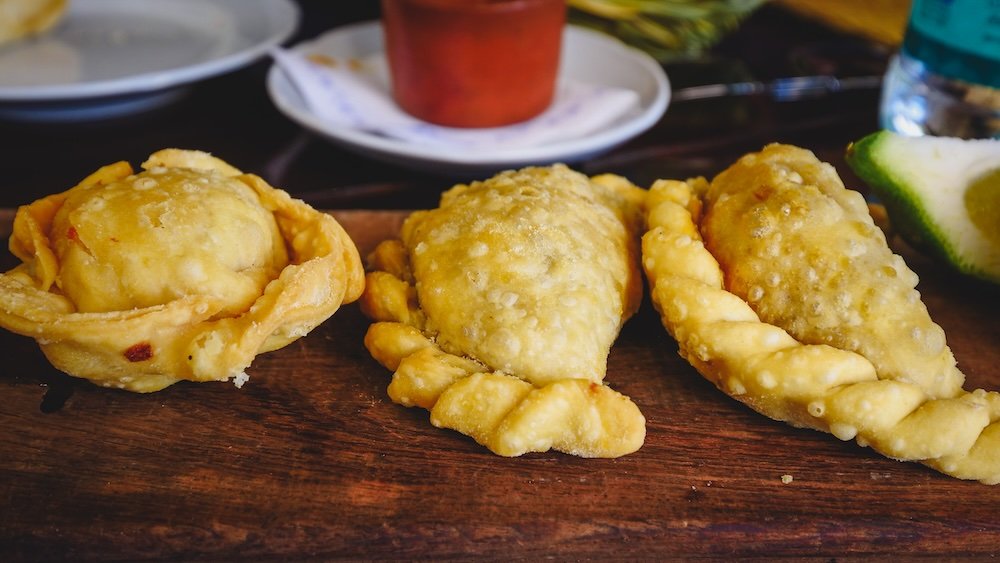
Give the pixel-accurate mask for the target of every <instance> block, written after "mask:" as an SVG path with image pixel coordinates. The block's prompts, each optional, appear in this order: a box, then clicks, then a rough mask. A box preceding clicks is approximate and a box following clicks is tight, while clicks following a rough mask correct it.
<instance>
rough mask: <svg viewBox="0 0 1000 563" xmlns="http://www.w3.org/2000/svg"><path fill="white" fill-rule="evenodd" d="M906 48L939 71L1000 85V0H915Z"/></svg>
mask: <svg viewBox="0 0 1000 563" xmlns="http://www.w3.org/2000/svg"><path fill="white" fill-rule="evenodd" d="M903 50H904V51H906V52H907V53H908V54H909V55H911V56H913V57H915V58H918V59H920V60H921V61H923V62H924V63H925V64H926V65H927V67H928V68H929V69H930V70H932V71H933V72H936V73H938V74H942V75H944V76H948V77H951V78H957V79H960V80H965V81H968V82H974V83H979V84H986V85H989V86H993V87H1000V0H913V8H912V11H911V13H910V26H909V27H908V28H907V31H906V38H905V39H904V42H903Z"/></svg>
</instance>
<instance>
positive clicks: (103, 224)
mask: <svg viewBox="0 0 1000 563" xmlns="http://www.w3.org/2000/svg"><path fill="white" fill-rule="evenodd" d="M143 168H144V170H143V171H141V172H139V173H133V170H132V168H131V167H130V166H129V165H128V164H127V163H125V162H118V163H115V164H111V165H108V166H105V167H103V168H101V169H100V170H98V171H97V172H95V173H94V174H91V175H90V176H88V177H87V178H86V179H84V180H83V181H82V182H80V184H79V185H77V186H76V187H74V188H72V189H70V190H68V191H65V192H63V193H59V194H54V195H51V196H48V197H46V198H43V199H40V200H38V201H36V202H34V203H32V204H30V205H26V206H22V207H21V208H20V209H18V212H17V215H16V216H15V218H14V227H13V234H12V235H11V240H10V248H11V251H12V252H13V253H14V254H15V255H16V256H17V257H18V258H20V259H21V260H22V261H23V264H21V265H20V266H18V267H16V268H14V269H13V270H11V271H9V272H7V273H5V274H3V275H0V289H2V291H0V326H3V327H5V328H7V329H9V330H11V331H14V332H17V333H20V334H24V335H27V336H31V337H34V338H36V339H37V340H38V342H39V344H40V346H41V348H42V350H43V352H44V353H45V355H46V356H47V357H48V358H49V360H50V361H51V362H52V364H53V365H54V366H56V367H57V368H58V369H60V370H62V371H64V372H66V373H69V374H71V375H75V376H77V377H83V378H87V379H89V380H91V381H93V382H95V383H98V384H100V385H104V386H109V387H119V388H123V389H128V390H131V391H139V392H148V391H157V390H159V389H162V388H164V387H166V386H168V385H170V384H172V383H175V382H177V381H179V380H182V379H186V380H192V381H211V380H218V381H222V380H227V379H231V378H235V381H236V383H237V385H241V384H242V382H243V381H244V380H245V379H246V374H245V372H244V370H245V369H246V368H247V367H248V366H249V365H250V363H251V361H252V360H253V358H254V356H255V355H256V354H258V353H261V352H267V351H270V350H275V349H277V348H281V347H282V346H285V345H286V344H288V343H289V342H292V341H293V340H295V339H297V338H299V337H301V336H304V335H305V334H306V333H308V332H309V331H310V330H312V329H313V328H314V327H315V326H316V325H318V324H319V323H321V322H322V321H324V320H325V319H327V318H328V317H329V316H330V315H332V314H333V313H334V312H335V311H336V310H337V309H338V308H339V307H340V305H341V304H342V303H344V302H349V301H353V300H355V299H357V297H358V296H359V295H360V293H361V291H362V289H363V285H364V278H363V276H364V271H363V267H362V264H361V260H360V257H359V256H358V251H357V249H356V248H355V246H354V243H353V242H352V241H351V240H350V238H349V237H348V236H347V234H346V233H345V232H344V230H343V229H342V228H341V227H340V225H339V224H337V222H336V221H335V220H334V219H333V218H332V217H330V216H329V215H326V214H323V213H320V212H318V211H316V210H314V209H312V208H311V207H309V206H308V205H306V204H305V203H303V202H301V201H299V200H294V199H292V198H291V197H289V196H288V194H287V193H285V192H284V191H281V190H278V189H275V188H272V187H271V186H269V185H268V184H267V183H266V182H264V181H263V180H262V179H261V178H259V177H257V176H255V175H252V174H242V173H241V172H240V171H239V170H237V169H235V168H233V167H232V166H230V165H228V164H226V163H225V162H223V161H221V160H219V159H217V158H215V157H212V156H210V155H208V154H207V153H202V152H198V151H183V150H177V149H166V150H163V151H159V152H157V153H155V154H153V155H152V156H150V158H149V160H147V161H146V162H145V163H143Z"/></svg>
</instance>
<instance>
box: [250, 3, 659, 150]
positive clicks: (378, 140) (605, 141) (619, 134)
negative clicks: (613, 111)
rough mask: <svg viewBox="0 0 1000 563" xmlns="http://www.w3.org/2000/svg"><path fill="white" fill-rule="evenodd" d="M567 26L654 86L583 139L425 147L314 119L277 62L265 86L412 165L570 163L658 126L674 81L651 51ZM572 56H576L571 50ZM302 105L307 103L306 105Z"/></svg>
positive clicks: (355, 143) (303, 120) (295, 114)
mask: <svg viewBox="0 0 1000 563" xmlns="http://www.w3.org/2000/svg"><path fill="white" fill-rule="evenodd" d="M380 25H381V24H380V22H379V20H370V21H364V22H357V23H353V24H348V25H344V26H339V27H336V28H333V29H331V30H329V31H327V32H325V33H322V34H320V35H319V36H317V37H316V38H314V39H310V40H308V41H303V42H301V43H299V44H296V45H293V46H292V47H291V49H292V50H297V49H305V48H308V47H309V46H310V45H313V44H316V43H319V42H323V41H329V40H330V39H331V36H334V35H338V34H341V35H344V36H346V35H349V34H365V33H369V34H370V33H375V32H378V31H379V28H380ZM566 29H567V31H568V32H569V33H570V34H572V36H573V37H576V36H579V37H581V38H586V39H590V40H594V41H599V42H601V43H603V45H602V47H603V48H606V49H617V50H619V51H620V52H622V53H623V54H625V55H626V56H628V57H629V58H630V59H632V60H633V62H635V63H636V64H638V65H639V66H640V67H642V68H643V70H645V71H646V72H647V74H648V75H649V77H650V78H652V79H653V82H654V83H655V85H656V91H655V94H654V97H653V99H652V100H651V102H650V103H649V104H648V105H647V106H645V107H643V108H642V109H641V111H640V112H639V113H638V114H637V115H633V116H631V117H629V118H627V119H626V120H625V121H623V122H620V123H617V124H613V125H612V126H611V127H609V128H607V129H606V130H604V131H603V132H601V133H598V134H596V135H588V136H586V137H583V138H579V139H572V140H567V141H562V142H555V143H548V144H543V145H538V146H533V147H518V148H513V149H510V148H508V149H498V150H497V151H496V153H494V154H493V155H490V156H489V157H483V156H482V155H480V154H462V153H457V152H452V153H449V152H448V151H442V150H441V149H440V148H431V147H426V148H425V147H421V146H419V145H414V144H412V143H410V142H407V141H404V140H400V139H392V138H389V137H383V136H379V135H375V134H372V133H368V132H365V131H359V130H356V129H351V128H346V127H336V126H330V125H328V124H326V123H324V122H322V121H320V120H319V119H316V118H314V117H313V114H312V113H311V112H310V111H308V109H302V108H299V107H296V105H295V104H294V103H292V102H291V101H290V100H288V99H286V97H285V96H283V95H282V94H281V93H280V92H278V88H279V82H280V81H284V82H285V85H284V87H286V88H289V89H291V90H294V85H292V84H291V81H290V80H289V79H288V77H287V76H286V75H285V74H284V71H283V70H281V69H280V68H279V67H278V65H277V64H272V65H271V68H270V69H269V70H268V72H267V78H266V86H267V91H268V95H269V96H270V98H271V101H272V103H274V105H275V106H276V107H277V108H278V110H279V111H281V112H282V113H284V114H285V115H286V117H289V118H290V119H291V120H292V121H294V122H296V123H298V124H299V125H301V126H303V127H305V128H307V129H309V130H312V131H314V132H316V133H319V134H320V135H322V136H324V137H325V138H327V139H328V140H330V141H332V142H335V143H338V144H341V145H342V146H344V147H345V148H351V149H355V150H357V149H367V150H365V151H361V152H363V153H364V154H367V155H369V156H371V157H376V158H381V159H382V160H390V161H393V162H397V163H399V162H405V163H410V164H414V163H416V164H419V163H423V164H425V165H429V164H437V165H442V164H451V165H458V166H461V167H495V166H513V165H520V164H525V163H530V162H542V161H567V162H568V161H572V160H574V159H579V158H580V157H582V156H585V155H587V154H593V153H597V152H602V151H606V150H610V149H611V148H613V147H615V146H617V145H618V144H621V143H624V142H625V141H628V140H629V139H632V138H634V137H635V136H637V135H639V134H641V133H642V132H644V131H646V130H647V129H649V128H650V127H652V126H653V125H655V123H656V122H657V121H658V120H659V119H660V118H661V117H662V116H663V114H664V112H665V111H666V109H667V107H668V106H669V103H670V97H671V88H670V80H669V78H668V76H667V74H666V72H665V71H664V69H663V67H662V66H661V65H660V64H659V63H658V62H656V60H655V59H653V58H652V57H651V56H649V55H648V54H646V53H644V52H642V51H640V50H638V49H636V48H634V47H631V46H629V45H626V44H625V43H623V42H621V41H619V40H618V39H615V38H614V37H611V36H608V35H607V34H604V33H602V32H599V31H596V30H592V29H589V28H586V27H583V26H579V25H573V24H568V25H567V26H566ZM580 40H584V39H580ZM370 54H371V53H370ZM570 56H572V54H571V53H570ZM299 105H302V106H304V104H299ZM373 151H374V152H373Z"/></svg>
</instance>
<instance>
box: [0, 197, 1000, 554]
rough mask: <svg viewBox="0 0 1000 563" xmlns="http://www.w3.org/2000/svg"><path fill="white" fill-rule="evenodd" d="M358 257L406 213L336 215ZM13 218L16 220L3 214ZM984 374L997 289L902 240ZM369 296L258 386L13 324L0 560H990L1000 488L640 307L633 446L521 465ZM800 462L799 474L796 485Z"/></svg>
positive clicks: (997, 532)
mask: <svg viewBox="0 0 1000 563" xmlns="http://www.w3.org/2000/svg"><path fill="white" fill-rule="evenodd" d="M336 216H337V217H338V218H339V219H340V220H341V221H342V223H343V224H344V226H345V227H346V228H347V229H348V231H349V232H350V233H351V234H352V236H353V237H354V238H355V240H356V241H357V242H358V244H359V246H360V247H361V248H362V250H367V249H370V248H371V247H372V246H373V245H374V244H375V243H376V242H377V241H378V240H381V239H382V238H384V237H387V236H390V235H392V234H394V233H395V232H396V229H397V228H398V225H399V222H400V220H401V219H402V217H403V214H402V213H401V212H366V211H347V212H340V213H336ZM0 218H2V219H3V220H4V226H5V228H7V226H8V225H9V218H10V215H9V213H7V214H5V215H4V216H2V217H0ZM905 252H906V257H907V259H908V260H909V261H910V263H911V265H912V266H913V267H914V268H915V269H916V270H917V271H918V272H919V273H920V275H921V277H922V282H921V286H920V289H921V291H922V293H923V296H924V298H925V300H926V302H927V304H928V307H929V308H930V309H931V312H932V314H933V315H934V316H935V319H936V320H937V321H938V322H939V323H940V324H941V325H942V326H943V327H944V328H945V330H946V332H947V333H948V336H949V342H950V344H951V346H952V348H953V349H954V351H955V353H956V356H957V357H958V358H959V362H960V365H961V366H962V367H963V369H964V370H965V371H966V373H967V374H968V376H969V380H970V383H971V384H972V385H975V386H986V387H998V386H1000V385H998V384H1000V376H998V371H997V365H998V364H1000V349H998V338H997V335H998V333H1000V321H998V320H997V319H998V315H1000V295H998V292H997V291H996V289H995V288H988V287H983V286H979V285H976V284H974V283H971V282H968V281H966V280H962V279H959V278H957V277H955V276H953V275H951V274H949V273H947V272H945V271H942V270H940V269H939V268H937V267H935V266H934V265H932V264H931V263H929V262H927V261H926V260H924V259H921V258H920V257H918V256H916V255H914V254H913V253H912V252H909V251H905ZM367 324H368V323H367V321H366V320H365V319H364V317H363V316H362V315H361V314H360V312H359V311H358V308H357V306H356V305H354V304H352V305H348V306H345V307H344V308H343V309H342V310H341V311H339V312H338V313H337V314H336V315H335V316H334V317H333V318H331V319H330V320H329V321H327V322H326V323H324V324H323V325H321V326H320V327H319V328H317V329H316V330H315V331H313V332H312V333H311V334H309V335H308V336H307V337H305V338H303V339H301V340H299V341H297V342H295V343H293V344H292V345H290V346H288V347H286V348H284V349H282V350H278V351H275V352H272V353H269V354H265V355H263V356H260V357H258V358H257V360H256V361H255V362H254V364H253V366H252V367H251V369H250V370H249V373H250V376H251V378H250V381H249V382H248V383H247V384H246V385H245V386H244V387H243V388H242V389H236V388H234V387H233V386H232V385H230V384H222V383H217V384H215V383H211V384H189V383H181V384H177V385H174V386H172V387H170V388H168V389H166V390H164V391H161V392H159V393H155V394H151V395H137V394H131V393H127V392H122V391H115V390H108V389H102V388H98V387H96V386H93V385H91V384H89V383H87V382H85V381H80V380H75V379H72V378H69V377H67V376H64V375H61V374H59V373H57V372H55V371H54V370H53V369H52V368H51V367H49V365H48V363H47V362H46V361H45V359H44V357H43V356H42V355H41V354H40V353H39V352H38V349H37V347H36V346H35V344H34V342H33V341H31V340H29V339H26V338H23V337H19V336H15V335H12V334H10V333H7V332H3V333H2V334H0V346H2V349H3V350H4V351H5V356H6V357H5V359H4V362H3V367H2V368H0V394H2V397H3V400H2V402H0V428H2V429H3V430H2V432H0V559H3V560H5V561H11V560H39V559H73V560H79V559H94V560H112V559H113V560H136V559H145V558H173V559H184V560H196V559H212V560H218V559H234V558H241V559H253V560H256V559H267V558H270V559H274V558H281V559H293V560H302V559H313V558H318V559H337V558H351V559H354V558H396V559H398V558H404V559H405V558H434V559H447V558H469V557H483V558H492V559H510V558H528V559H535V558H542V557H549V556H552V557H556V558H559V559H572V558H607V557H613V558H666V557H700V556H715V557H729V556H740V557H757V556H767V557H772V556H779V555H785V556H796V557H804V558H812V557H848V558H849V557H861V556H871V555H876V554H890V553H893V554H901V555H907V556H911V557H917V556H921V557H922V556H927V557H934V556H951V557H954V556H963V555H978V556H985V555H995V554H996V552H997V551H998V550H1000V547H998V546H1000V521H998V520H997V518H996V516H995V515H996V509H995V507H996V506H997V505H998V504H1000V487H990V486H986V485H982V484H979V483H974V482H963V481H958V480H955V479H952V478H949V477H945V476H942V475H939V474H937V473H935V472H934V471H931V470H929V469H927V468H925V467H923V466H921V465H918V464H912V463H899V462H895V461H891V460H887V459H885V458H882V457H881V456H879V455H877V454H875V453H873V452H872V451H871V450H869V449H863V448H860V447H858V446H857V445H855V444H853V443H844V442H839V441H838V440H836V439H834V438H832V437H830V436H827V435H824V434H820V433H817V432H812V431H806V430H797V429H793V428H790V427H787V426H785V425H783V424H780V423H777V422H774V421H771V420H769V419H766V418H764V417H761V416H759V415H757V414H755V413H753V412H751V411H750V410H749V409H747V408H746V407H744V406H743V405H741V404H739V403H737V402H735V401H733V400H731V399H729V398H728V397H726V396H725V395H723V394H722V393H720V392H719V391H717V390H715V389H714V388H713V387H712V386H711V385H710V384H709V383H707V382H706V381H705V380H703V379H702V378H701V377H700V376H699V375H698V374H697V373H696V372H695V371H694V370H693V369H691V368H690V367H689V366H688V365H687V364H686V363H685V362H684V361H683V360H682V359H680V358H679V357H678V356H677V353H676V351H677V347H676V344H675V343H674V341H673V340H672V339H671V338H670V337H669V336H668V335H667V334H666V333H665V332H664V331H663V330H662V329H661V328H660V326H659V324H658V320H657V318H656V315H655V312H654V311H653V310H652V308H651V307H650V306H649V303H648V302H647V303H645V304H644V306H643V308H642V310H641V311H640V312H639V314H638V315H637V316H636V317H635V318H633V319H632V320H631V321H630V322H629V323H628V324H627V325H626V327H625V330H624V332H623V334H622V335H621V338H620V341H619V342H618V344H617V345H616V346H615V348H614V350H613V352H612V355H611V358H610V361H609V375H608V381H609V382H610V383H611V384H612V385H613V386H614V387H615V388H616V389H618V390H620V391H621V392H623V393H625V394H627V395H629V396H631V397H632V398H633V400H634V401H635V402H636V403H637V404H638V405H639V406H640V408H641V409H642V411H643V413H644V414H645V415H646V417H647V419H648V436H647V439H646V444H645V445H644V446H643V447H642V449H640V450H639V451H638V452H637V453H635V454H633V455H629V456H626V457H623V458H620V459H616V460H586V459H578V458H574V457H570V456H566V455H562V454H558V453H546V454H533V455H527V456H524V457H521V458H516V459H506V458H502V457H498V456H495V455H493V454H490V453H489V452H488V451H486V450H485V449H483V448H481V447H479V446H478V445H476V444H475V443H473V442H472V441H471V440H470V439H468V438H466V437H464V436H461V435H458V434H456V433H454V432H450V431H445V430H439V429H436V428H433V427H432V426H431V425H430V424H429V422H428V415H427V413H426V412H425V411H423V410H419V409H407V408H404V407H401V406H398V405H395V404H393V403H392V402H390V401H389V400H388V399H387V397H386V395H385V386H386V384H387V383H388V380H389V374H388V373H387V372H386V370H384V369H383V368H382V367H381V366H379V365H378V364H376V363H375V362H374V361H372V360H371V359H370V358H369V356H368V354H367V352H366V351H365V349H364V348H363V346H362V337H363V334H364V331H365V328H366V326H367ZM782 475H791V476H792V477H793V479H794V480H793V481H792V482H790V483H787V484H784V483H782V480H781V477H782Z"/></svg>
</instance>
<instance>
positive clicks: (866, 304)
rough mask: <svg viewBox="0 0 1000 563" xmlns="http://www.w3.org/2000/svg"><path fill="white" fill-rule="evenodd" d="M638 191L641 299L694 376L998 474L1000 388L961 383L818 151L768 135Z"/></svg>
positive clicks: (916, 302) (882, 444) (908, 289)
mask: <svg viewBox="0 0 1000 563" xmlns="http://www.w3.org/2000/svg"><path fill="white" fill-rule="evenodd" d="M648 204H649V215H648V224H649V231H648V232H647V233H646V234H645V235H644V236H643V263H644V267H645V270H646V274H647V277H648V279H649V280H650V284H651V292H652V299H653V302H654V304H655V305H656V307H657V309H658V310H659V312H660V315H661V318H662V321H663V324H664V326H665V327H666V328H667V330H668V331H669V332H670V333H671V334H672V335H673V336H674V337H675V338H676V339H677V342H678V344H679V347H680V354H681V355H682V356H683V357H685V358H686V359H687V360H688V361H689V362H690V363H691V364H692V365H693V366H694V367H695V368H696V369H697V370H698V371H699V372H700V373H701V374H702V375H703V376H705V377H706V378H707V379H709V380H710V381H712V382H713V383H714V384H715V385H716V386H718V387H719V388H720V389H721V390H723V391H725V392H726V393H727V394H729V395H731V396H732V397H734V398H736V399H738V400H740V401H742V402H744V403H746V404H748V405H749V406H751V407H752V408H754V409H755V410H757V411H758V412H761V413H763V414H765V415H767V416H770V417H772V418H775V419H777V420H783V421H786V422H788V423H790V424H792V425H795V426H802V427H809V428H815V429H818V430H822V431H826V432H830V433H832V434H834V435H835V436H837V437H838V438H840V439H842V440H850V439H856V440H857V442H858V443H859V444H861V445H869V446H871V447H872V448H874V449H875V450H877V451H879V452H881V453H882V454H884V455H886V456H888V457H891V458H894V459H899V460H913V461H920V462H923V463H925V464H927V465H929V466H931V467H934V468H935V469H938V470H939V471H942V472H944V473H946V474H949V475H953V476H955V477H959V478H963V479H976V480H980V481H982V482H985V483H991V484H995V483H998V482H1000V424H997V421H998V419H1000V395H998V394H997V393H995V392H987V391H983V390H976V391H973V392H971V393H970V392H966V391H963V390H962V388H961V385H962V383H963V380H964V377H963V375H962V374H961V372H960V371H958V369H957V368H956V367H955V360H954V358H953V357H952V355H951V352H950V350H949V349H948V347H947V345H946V344H945V340H944V334H943V331H942V330H941V328H940V327H938V326H937V325H936V324H934V323H933V322H932V321H931V319H930V317H929V315H928V314H927V310H926V308H925V307H924V305H923V303H922V302H921V301H920V297H919V294H918V293H917V292H916V290H915V289H914V286H915V284H916V282H917V278H916V275H915V274H913V272H912V271H910V270H909V269H908V268H907V267H906V265H905V264H904V263H903V260H902V259H901V258H900V257H899V256H897V255H894V254H893V253H892V252H891V251H890V250H889V248H888V246H887V244H886V241H885V238H884V236H883V235H882V233H881V231H879V229H878V228H876V227H875V225H874V224H873V222H872V219H871V217H870V216H869V214H868V212H867V207H866V204H865V202H864V200H863V198H862V197H861V195H860V194H858V193H857V192H853V191H850V190H847V189H846V188H845V187H844V186H843V183H842V182H841V181H840V179H839V177H837V175H836V173H835V171H834V170H833V168H832V167H831V166H830V165H828V164H824V163H821V162H820V161H818V160H817V159H816V157H815V156H814V155H813V154H812V153H810V152H809V151H806V150H803V149H799V148H796V147H791V146H787V145H770V146H768V147H766V148H765V149H764V150H763V151H761V152H760V153H755V154H750V155H747V156H745V157H743V158H742V159H740V160H739V161H738V162H737V163H735V164H734V165H733V166H732V167H730V168H729V169H728V170H726V171H725V172H723V173H722V174H720V175H719V176H717V177H716V178H715V179H714V180H713V181H712V183H711V185H708V184H707V183H706V182H704V180H694V181H689V182H677V181H660V182H658V183H657V184H656V185H654V186H653V188H652V190H651V192H650V196H649V202H648Z"/></svg>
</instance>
